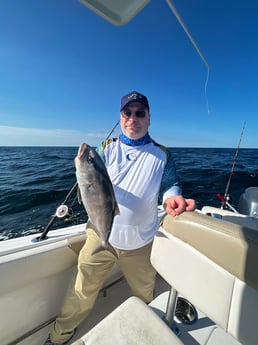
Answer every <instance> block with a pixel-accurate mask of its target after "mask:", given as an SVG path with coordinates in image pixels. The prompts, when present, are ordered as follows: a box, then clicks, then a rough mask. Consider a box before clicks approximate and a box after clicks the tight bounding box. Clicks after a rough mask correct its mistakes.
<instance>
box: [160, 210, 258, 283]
mask: <svg viewBox="0 0 258 345" xmlns="http://www.w3.org/2000/svg"><path fill="white" fill-rule="evenodd" d="M162 227H163V229H165V230H166V232H167V233H169V234H171V235H173V236H175V237H177V238H179V239H180V240H182V241H184V242H186V243H188V244H189V245H190V246H192V247H193V248H195V249H197V250H198V251H199V252H200V253H202V254H204V255H205V256H206V257H207V258H209V259H210V260H212V261H213V262H215V263H216V264H218V265H219V266H221V267H223V268H224V269H225V270H227V271H228V272H229V273H231V274H232V275H233V276H235V277H237V278H239V279H240V280H242V281H244V282H246V283H247V284H248V285H249V286H251V287H252V288H254V289H256V290H258V274H257V262H258V231H257V230H254V229H252V228H248V227H246V226H243V225H240V224H233V223H229V222H227V221H223V220H220V219H215V218H212V217H209V216H207V215H204V214H201V213H198V212H185V213H183V214H182V215H180V216H177V217H172V216H166V217H165V218H164V220H163V224H162Z"/></svg>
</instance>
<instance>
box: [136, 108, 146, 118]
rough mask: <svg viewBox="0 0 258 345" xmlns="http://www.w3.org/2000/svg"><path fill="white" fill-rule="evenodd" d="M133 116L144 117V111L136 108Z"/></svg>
mask: <svg viewBox="0 0 258 345" xmlns="http://www.w3.org/2000/svg"><path fill="white" fill-rule="evenodd" d="M135 116H136V117H141V118H143V117H145V111H143V110H142V111H140V110H138V111H136V112H135Z"/></svg>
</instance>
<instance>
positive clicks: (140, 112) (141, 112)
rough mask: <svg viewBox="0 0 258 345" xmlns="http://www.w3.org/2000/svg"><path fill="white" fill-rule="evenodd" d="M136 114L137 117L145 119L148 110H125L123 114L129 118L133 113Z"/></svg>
mask: <svg viewBox="0 0 258 345" xmlns="http://www.w3.org/2000/svg"><path fill="white" fill-rule="evenodd" d="M133 114H134V115H135V116H136V117H137V118H141V119H143V118H144V117H145V115H146V110H145V109H144V110H136V111H131V110H123V111H122V115H123V116H124V117H125V118H127V119H129V118H130V117H131V116H132V115H133Z"/></svg>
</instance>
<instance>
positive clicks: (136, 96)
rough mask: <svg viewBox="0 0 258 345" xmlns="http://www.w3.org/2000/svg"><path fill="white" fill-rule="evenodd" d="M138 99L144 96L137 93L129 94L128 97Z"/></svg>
mask: <svg viewBox="0 0 258 345" xmlns="http://www.w3.org/2000/svg"><path fill="white" fill-rule="evenodd" d="M132 98H133V99H136V98H142V96H140V95H137V94H136V93H132V94H131V95H129V96H128V99H132Z"/></svg>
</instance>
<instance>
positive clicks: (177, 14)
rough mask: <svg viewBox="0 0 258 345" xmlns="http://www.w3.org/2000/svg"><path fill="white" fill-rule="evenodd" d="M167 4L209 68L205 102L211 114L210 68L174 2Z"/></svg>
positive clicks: (167, 0) (168, 1)
mask: <svg viewBox="0 0 258 345" xmlns="http://www.w3.org/2000/svg"><path fill="white" fill-rule="evenodd" d="M166 2H167V4H168V7H169V8H170V9H171V11H172V12H173V13H174V15H175V17H176V19H177V20H178V22H179V24H180V25H181V27H182V28H183V30H184V31H185V33H186V35H187V36H188V38H189V40H190V41H191V43H192V45H193V46H194V48H195V50H196V51H197V53H198V54H199V56H200V58H201V59H202V61H203V63H204V64H205V66H206V68H207V77H206V81H205V86H204V92H205V100H206V107H207V112H208V114H210V109H209V103H208V96H207V85H208V79H209V73H210V66H209V64H208V62H207V60H206V59H205V57H204V55H203V53H202V52H201V50H200V48H199V47H198V45H197V43H196V42H195V40H194V39H193V37H192V35H191V33H190V32H189V30H188V29H187V27H186V25H185V23H184V22H183V20H182V18H181V17H180V15H179V13H178V12H177V10H176V8H175V6H174V5H173V4H172V2H171V1H170V0H166Z"/></svg>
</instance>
